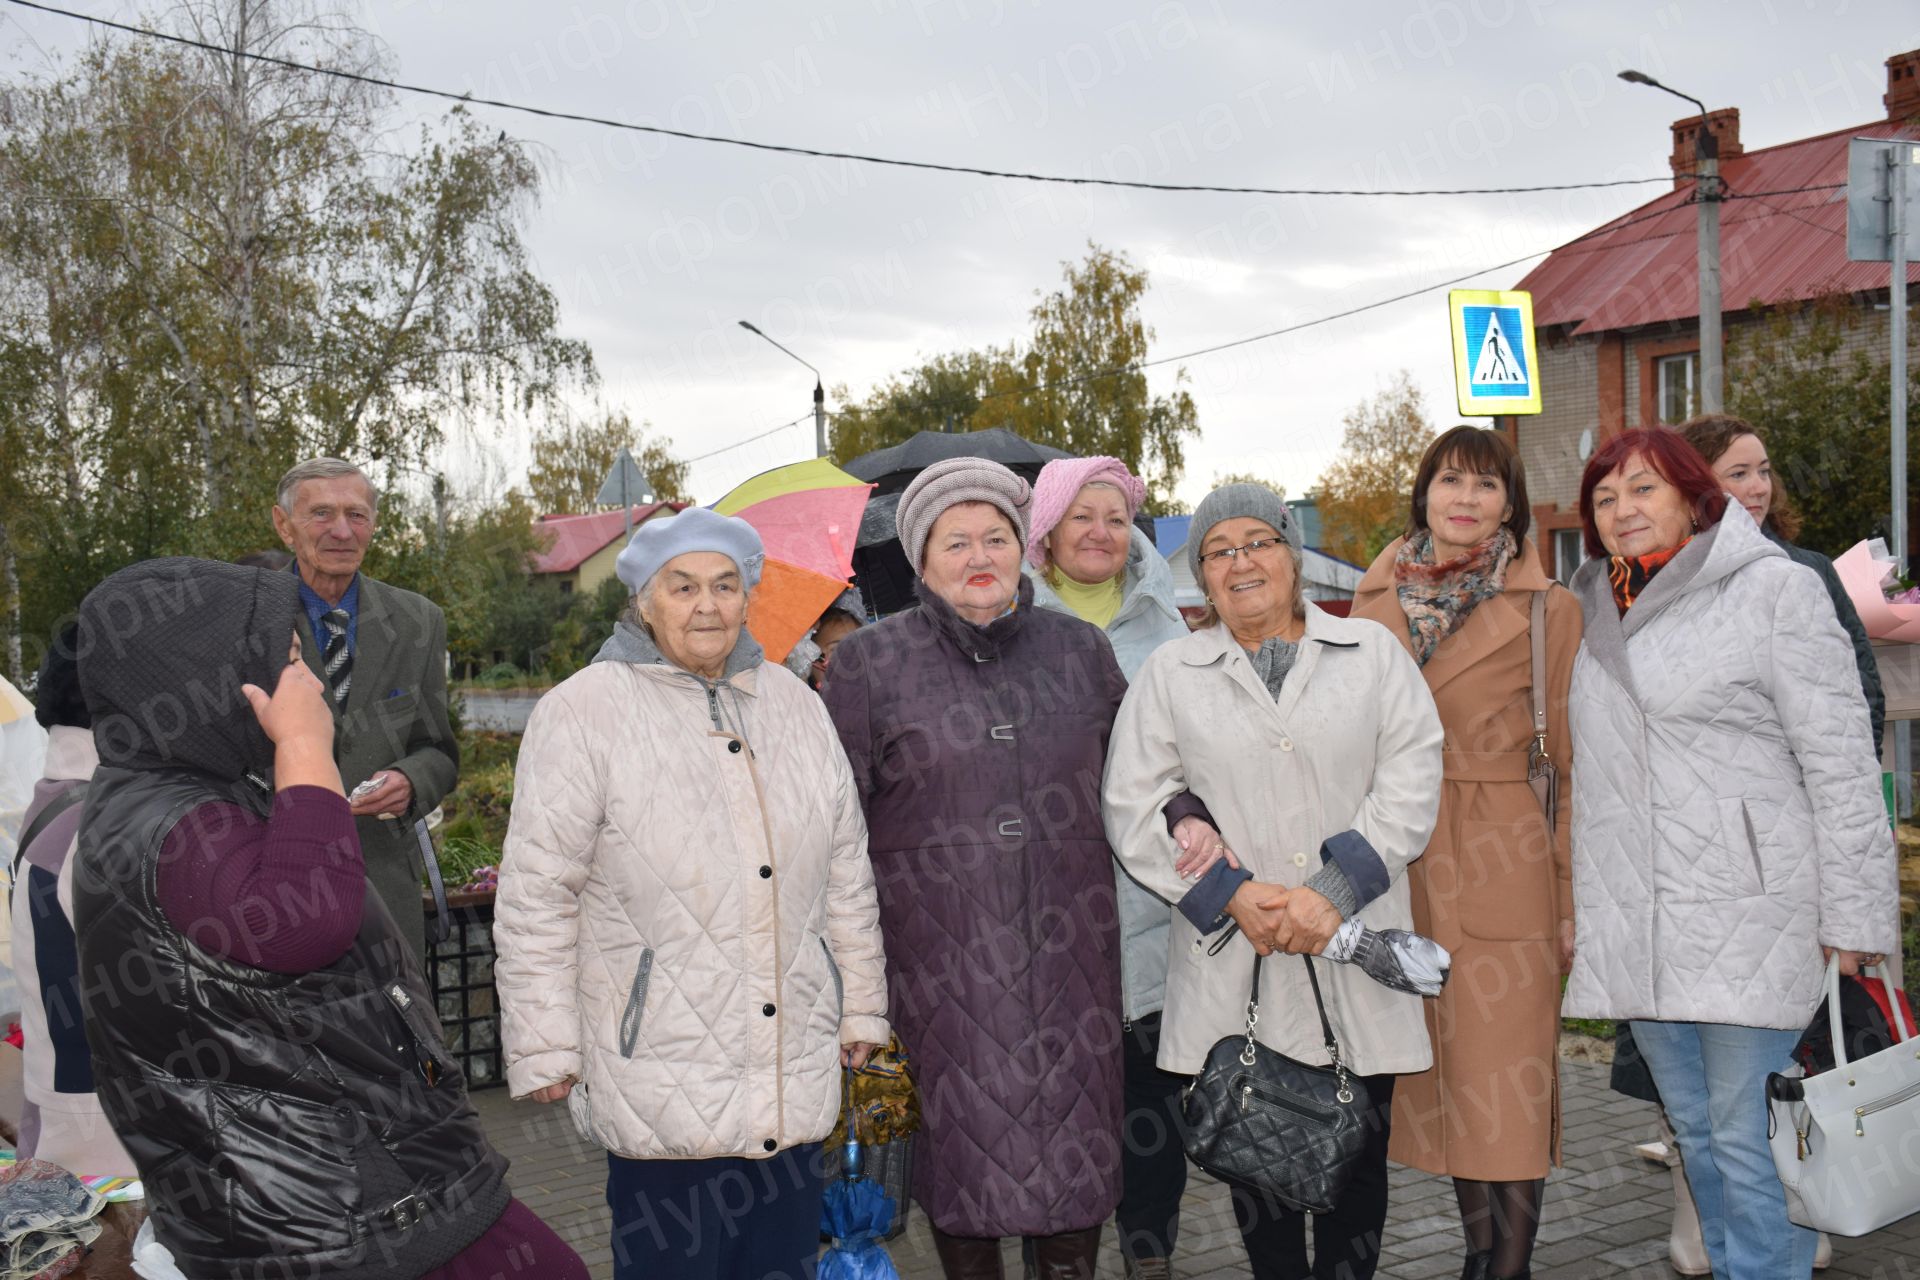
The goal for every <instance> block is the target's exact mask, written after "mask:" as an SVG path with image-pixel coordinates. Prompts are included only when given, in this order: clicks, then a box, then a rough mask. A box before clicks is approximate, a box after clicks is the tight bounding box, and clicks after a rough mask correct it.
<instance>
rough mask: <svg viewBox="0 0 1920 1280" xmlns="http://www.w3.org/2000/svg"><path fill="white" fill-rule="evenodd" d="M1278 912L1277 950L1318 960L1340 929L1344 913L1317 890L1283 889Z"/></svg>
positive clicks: (1277, 908) (1277, 903)
mask: <svg viewBox="0 0 1920 1280" xmlns="http://www.w3.org/2000/svg"><path fill="white" fill-rule="evenodd" d="M1281 893H1282V900H1281V901H1279V902H1276V903H1273V904H1272V905H1273V906H1274V907H1275V908H1276V918H1275V921H1274V943H1273V945H1274V949H1275V950H1278V951H1285V952H1287V953H1288V954H1289V955H1307V956H1317V955H1319V954H1320V953H1321V952H1322V951H1325V950H1326V949H1327V943H1329V942H1331V941H1333V931H1334V930H1335V929H1338V928H1339V927H1340V920H1341V916H1340V909H1339V908H1338V907H1335V906H1334V905H1333V904H1332V903H1331V902H1328V901H1327V899H1326V898H1325V896H1323V895H1322V894H1321V893H1320V891H1319V890H1317V889H1306V888H1301V889H1283V890H1281Z"/></svg>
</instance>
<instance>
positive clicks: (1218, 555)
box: [1200, 538, 1286, 564]
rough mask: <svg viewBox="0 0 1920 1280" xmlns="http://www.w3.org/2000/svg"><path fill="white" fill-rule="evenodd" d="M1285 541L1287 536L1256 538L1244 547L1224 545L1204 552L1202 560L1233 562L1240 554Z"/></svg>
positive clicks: (1278, 544)
mask: <svg viewBox="0 0 1920 1280" xmlns="http://www.w3.org/2000/svg"><path fill="white" fill-rule="evenodd" d="M1285 542H1286V539H1285V538H1255V539H1254V540H1253V541H1252V542H1249V543H1247V544H1246V545H1245V546H1243V547H1222V548H1220V549H1219V550H1218V551H1206V552H1202V553H1201V555H1200V560H1201V563H1203V564H1204V563H1206V562H1207V561H1209V560H1225V561H1228V562H1229V563H1231V562H1232V561H1234V560H1237V559H1239V558H1240V556H1241V555H1242V554H1244V553H1246V552H1249V551H1266V550H1268V549H1269V548H1272V547H1277V546H1280V545H1282V544H1284V543H1285Z"/></svg>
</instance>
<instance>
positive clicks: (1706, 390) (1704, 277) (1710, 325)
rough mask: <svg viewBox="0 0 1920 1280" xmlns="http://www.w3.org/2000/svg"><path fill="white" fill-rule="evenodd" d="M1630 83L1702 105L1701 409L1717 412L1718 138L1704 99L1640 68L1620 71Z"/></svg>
mask: <svg viewBox="0 0 1920 1280" xmlns="http://www.w3.org/2000/svg"><path fill="white" fill-rule="evenodd" d="M1620 78H1621V79H1622V80H1625V81H1626V82H1627V83H1628V84H1644V85H1647V86H1648V87H1650V88H1654V89H1658V90H1660V91H1661V92H1662V93H1670V94H1672V95H1673V96H1674V97H1676V98H1682V99H1685V100H1686V101H1688V102H1691V103H1692V104H1693V105H1694V106H1696V107H1698V108H1699V109H1700V132H1699V135H1698V137H1697V138H1696V140H1695V142H1694V145H1693V159H1694V188H1693V189H1694V202H1695V205H1696V207H1697V208H1698V209H1699V214H1700V216H1699V236H1698V239H1699V258H1700V412H1702V413H1719V412H1721V408H1722V392H1723V388H1724V379H1723V376H1722V374H1721V347H1720V201H1721V200H1722V199H1723V198H1724V197H1723V196H1722V194H1721V191H1720V143H1719V140H1718V139H1716V138H1715V137H1714V136H1713V131H1712V130H1711V129H1709V128H1708V127H1707V104H1706V103H1704V102H1702V101H1700V99H1698V98H1696V97H1694V96H1693V95H1692V94H1690V93H1681V92H1680V91H1679V90H1678V89H1672V88H1668V87H1667V86H1666V85H1664V84H1661V83H1660V82H1659V81H1658V80H1655V79H1654V78H1653V77H1652V76H1650V75H1648V74H1646V73H1645V72H1644V71H1622V72H1621V73H1620Z"/></svg>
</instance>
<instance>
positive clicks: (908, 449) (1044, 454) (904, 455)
mask: <svg viewBox="0 0 1920 1280" xmlns="http://www.w3.org/2000/svg"><path fill="white" fill-rule="evenodd" d="M1072 456H1073V455H1072V454H1070V453H1068V452H1067V451H1066V450H1064V449H1055V448H1053V447H1052V446H1051V445H1044V444H1035V443H1034V442H1033V441H1031V440H1028V439H1025V438H1024V437H1021V436H1017V435H1015V434H1013V432H1011V431H1009V430H1007V429H1006V428H1005V427H988V428H987V429H986V430H985V431H922V432H919V433H918V434H916V435H915V436H914V437H913V439H911V440H908V441H906V442H905V443H904V444H896V445H891V446H889V447H887V448H885V449H875V450H874V451H873V452H872V453H863V454H861V455H860V456H859V457H857V458H855V459H854V460H853V461H852V462H849V463H848V464H847V465H846V471H847V472H848V473H849V474H850V475H854V476H857V477H859V478H860V479H862V480H867V481H870V482H872V484H873V485H874V486H875V488H874V491H873V492H874V496H875V497H879V496H881V495H884V494H889V493H898V492H900V491H901V490H902V489H904V488H906V487H907V486H908V485H910V484H912V483H913V478H914V477H915V476H917V475H919V474H920V473H921V472H922V471H925V470H926V469H927V468H928V467H930V466H932V465H933V464H934V463H936V462H945V461H946V460H947V459H948V458H985V459H987V460H988V461H990V462H998V463H1000V464H1001V465H1002V466H1004V467H1007V468H1009V469H1010V470H1012V471H1013V472H1014V474H1016V475H1018V476H1021V477H1023V478H1024V479H1025V480H1026V481H1027V482H1028V483H1029V484H1031V483H1032V482H1033V480H1034V478H1035V477H1037V476H1038V475H1039V474H1040V468H1041V467H1044V466H1046V465H1047V464H1048V463H1049V462H1052V461H1053V460H1054V459H1055V458H1071V457H1072Z"/></svg>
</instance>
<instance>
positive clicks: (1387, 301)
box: [980, 206, 1680, 404]
mask: <svg viewBox="0 0 1920 1280" xmlns="http://www.w3.org/2000/svg"><path fill="white" fill-rule="evenodd" d="M1675 207H1676V208H1678V207H1680V206H1675ZM1672 212H1673V209H1661V210H1659V211H1658V212H1656V213H1648V214H1642V215H1641V216H1640V217H1638V218H1633V219H1631V220H1629V221H1626V222H1615V223H1611V224H1609V225H1607V226H1604V227H1599V228H1596V229H1595V230H1592V231H1589V232H1587V233H1586V234H1585V235H1582V236H1577V237H1575V238H1574V239H1572V240H1569V241H1567V242H1566V243H1565V244H1563V245H1559V246H1557V247H1555V248H1552V249H1536V250H1534V251H1533V252H1532V253H1528V254H1522V255H1521V256H1520V257H1518V258H1510V259H1508V260H1507V261H1506V262H1497V263H1495V264H1493V265H1492V266H1490V267H1481V268H1479V269H1477V270H1474V271H1469V272H1467V273H1466V274H1465V275H1462V276H1455V277H1454V278H1453V279H1451V280H1442V281H1440V282H1439V283H1437V284H1428V285H1422V286H1420V287H1419V288H1418V289H1409V290H1407V291H1406V292H1405V293H1398V294H1395V295H1394V296H1393V297H1391V298H1381V299H1379V300H1378V301H1375V302H1368V303H1363V304H1362V305H1360V306H1357V307H1349V308H1347V309H1346V310H1345V311H1336V312H1334V313H1333V314H1331V315H1324V316H1319V317H1317V318H1315V319H1312V320H1302V321H1301V322H1300V323H1298V324H1290V325H1286V326H1283V327H1282V328H1279V329H1269V330H1268V331H1267V332H1265V333H1256V334H1252V335H1250V336H1248V337H1245V338H1235V339H1233V340H1232V341H1230V342H1219V343H1215V344H1214V345H1213V346H1210V347H1197V348H1195V349H1194V350H1192V351H1183V352H1180V353H1179V354H1177V355H1171V356H1159V357H1156V358H1155V359H1152V360H1142V361H1139V362H1138V363H1135V364H1129V365H1122V366H1120V367H1118V368H1114V369H1101V370H1098V371H1096V372H1093V373H1084V374H1081V375H1079V376H1078V377H1073V378H1065V379H1062V380H1061V381H1059V382H1048V383H1043V384H1040V385H1037V386H1031V387H1015V388H1013V389H1012V390H1009V391H993V392H989V393H988V394H986V395H983V396H981V397H980V400H981V403H983V404H984V403H985V402H986V401H988V400H998V399H1002V398H1005V397H1007V396H1027V395H1034V394H1036V393H1038V392H1042V391H1057V390H1060V389H1062V388H1065V387H1075V386H1079V385H1080V384H1081V383H1084V382H1097V381H1099V380H1100V379H1101V378H1116V377H1119V376H1120V375H1122V374H1128V373H1134V372H1137V371H1139V370H1141V369H1151V368H1153V367H1154V366H1155V365H1162V364H1172V363H1174V362H1176V361H1179V360H1192V359H1194V358H1196V357H1198V356H1206V355H1212V354H1214V353H1215V352H1217V351H1230V350H1232V349H1233V348H1235V347H1244V346H1247V345H1248V344H1249V343H1254V342H1264V341H1266V340H1267V339H1268V338H1278V337H1282V336H1284V335H1286V334H1289V333H1298V332H1300V331H1301V330H1302V329H1312V328H1315V327H1316V326H1319V325H1323V324H1331V323H1332V322H1334V321H1335V320H1345V319H1346V318H1347V317H1349V316H1357V315H1360V314H1362V313H1364V312H1368V311H1377V310H1379V309H1380V308H1381V307H1389V306H1392V305H1393V304H1394V303H1396V302H1405V301H1406V300H1407V299H1409V298H1417V297H1419V296H1420V295H1421V294H1423V293H1432V292H1433V291H1434V290H1436V289H1445V288H1448V287H1449V286H1452V285H1456V284H1462V283H1464V282H1466V281H1468V280H1473V279H1476V278H1478V277H1480V276H1484V275H1487V274H1488V273H1490V272H1494V271H1504V270H1506V269H1507V268H1508V267H1517V266H1519V265H1520V264H1521V263H1523V262H1531V261H1532V260H1533V259H1535V258H1541V257H1545V256H1546V255H1547V254H1550V253H1559V252H1560V251H1561V250H1562V249H1568V248H1571V247H1572V246H1574V245H1577V244H1579V243H1580V242H1581V241H1582V240H1588V239H1591V238H1593V237H1595V236H1599V235H1604V234H1606V233H1608V232H1612V231H1620V230H1624V229H1625V228H1627V227H1631V226H1633V225H1634V224H1635V223H1640V222H1648V221H1651V220H1652V219H1654V218H1660V217H1665V216H1666V215H1667V214H1669V213H1672ZM1634 243H1636V244H1637V243H1639V241H1635V242H1634ZM1609 247H1614V248H1617V247H1620V246H1609Z"/></svg>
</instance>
